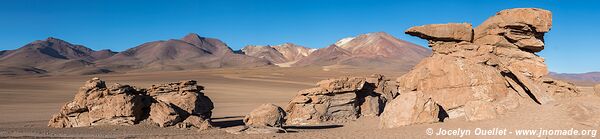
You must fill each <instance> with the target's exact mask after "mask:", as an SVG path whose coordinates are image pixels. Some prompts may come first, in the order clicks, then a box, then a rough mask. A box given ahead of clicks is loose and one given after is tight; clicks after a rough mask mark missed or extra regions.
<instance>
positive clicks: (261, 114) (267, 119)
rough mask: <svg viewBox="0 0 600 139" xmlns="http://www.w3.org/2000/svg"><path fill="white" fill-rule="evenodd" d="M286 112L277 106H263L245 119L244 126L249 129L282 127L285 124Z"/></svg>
mask: <svg viewBox="0 0 600 139" xmlns="http://www.w3.org/2000/svg"><path fill="white" fill-rule="evenodd" d="M285 115H286V114H285V111H283V109H282V108H281V107H279V106H277V105H275V104H263V105H260V106H259V107H258V108H256V109H254V110H252V112H250V113H249V114H248V115H246V117H244V124H245V125H246V126H249V127H257V128H261V127H282V126H283V124H284V122H285V119H284V118H285Z"/></svg>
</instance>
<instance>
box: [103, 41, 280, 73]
mask: <svg viewBox="0 0 600 139" xmlns="http://www.w3.org/2000/svg"><path fill="white" fill-rule="evenodd" d="M97 65H98V66H100V67H106V68H109V69H113V70H116V71H130V70H133V71H155V70H184V69H202V68H223V67H258V66H268V65H271V63H270V62H269V61H267V60H264V59H260V58H255V57H251V56H246V55H241V54H235V53H233V51H232V50H231V49H230V48H229V47H228V46H227V45H226V44H225V43H223V42H222V41H220V40H218V39H213V38H205V37H200V36H198V35H197V34H188V35H187V36H185V37H183V38H182V39H171V40H166V41H154V42H148V43H144V44H142V45H139V46H137V47H134V48H131V49H128V50H126V51H123V52H120V53H118V54H116V55H114V56H112V57H110V58H107V59H104V60H100V61H98V62H97Z"/></svg>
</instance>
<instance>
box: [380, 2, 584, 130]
mask: <svg viewBox="0 0 600 139" xmlns="http://www.w3.org/2000/svg"><path fill="white" fill-rule="evenodd" d="M551 17H552V15H551V13H550V12H549V11H546V10H542V9H535V8H517V9H508V10H503V11H501V12H499V13H497V14H496V15H495V16H493V17H491V18H490V19H488V20H486V21H485V22H484V23H482V24H481V25H479V26H478V27H476V28H475V29H474V31H473V32H472V33H474V36H473V34H471V33H470V32H465V31H464V30H459V29H456V28H457V27H456V26H457V25H456V24H454V23H451V24H447V25H440V24H435V25H425V26H419V27H415V28H417V29H415V28H411V29H408V30H407V31H406V33H407V34H409V35H413V36H417V37H420V38H423V39H427V40H429V42H430V43H429V45H430V47H432V50H433V55H432V56H430V57H428V58H426V59H424V60H422V61H421V62H420V63H419V64H417V65H416V66H415V67H414V68H413V70H411V71H409V72H408V73H407V74H404V75H403V76H401V77H399V78H398V79H397V82H398V85H399V88H398V89H399V92H411V91H416V92H421V93H423V95H424V96H428V97H431V98H432V99H433V100H435V102H436V103H437V104H439V105H440V106H441V108H442V109H443V110H444V111H446V112H447V113H448V115H449V118H456V117H462V116H464V117H465V118H466V119H467V120H469V121H475V120H483V119H491V118H495V117H497V115H499V114H502V113H505V112H506V111H507V110H510V109H514V108H516V107H518V106H519V100H520V99H528V100H531V102H535V103H537V104H542V105H543V104H548V103H551V102H553V101H554V99H555V97H556V96H566V97H570V96H576V95H578V94H579V93H578V92H579V90H577V89H576V88H575V87H574V86H573V85H572V84H569V83H565V82H562V81H556V80H552V79H548V78H547V75H548V69H547V66H546V64H544V59H543V58H541V57H539V56H538V55H536V54H535V52H539V51H541V50H542V49H543V45H544V44H543V40H544V39H543V37H544V33H546V32H548V31H549V30H550V27H551V26H552V19H551ZM427 27H429V28H431V29H424V28H427ZM465 27H467V26H465ZM429 30H443V31H454V33H444V34H453V36H462V35H466V36H469V35H471V36H472V38H473V41H471V40H468V39H447V37H446V38H445V37H435V35H431V34H435V33H432V32H435V31H429ZM466 30H468V29H466ZM465 38H468V37H465ZM400 96H402V94H401V95H400ZM386 110H387V109H386Z"/></svg>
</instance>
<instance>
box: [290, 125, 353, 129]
mask: <svg viewBox="0 0 600 139" xmlns="http://www.w3.org/2000/svg"><path fill="white" fill-rule="evenodd" d="M339 127H343V125H302V126H300V125H288V126H283V128H285V129H330V128H339Z"/></svg>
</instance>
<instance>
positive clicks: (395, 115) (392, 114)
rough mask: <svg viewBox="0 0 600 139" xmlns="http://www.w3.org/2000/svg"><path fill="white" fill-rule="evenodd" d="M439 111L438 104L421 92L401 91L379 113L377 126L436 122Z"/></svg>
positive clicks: (390, 126) (385, 126)
mask: <svg viewBox="0 0 600 139" xmlns="http://www.w3.org/2000/svg"><path fill="white" fill-rule="evenodd" d="M439 111H440V110H439V106H438V105H437V104H436V103H435V102H433V100H432V99H431V98H426V97H425V96H424V95H423V93H421V92H408V93H403V94H402V95H400V96H398V98H396V99H394V100H392V101H391V102H390V103H388V104H387V105H386V107H385V110H384V112H383V113H382V114H381V120H380V122H379V127H381V128H393V127H399V126H405V125H411V124H422V123H434V122H438V121H440V118H439ZM442 120H443V119H442Z"/></svg>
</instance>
